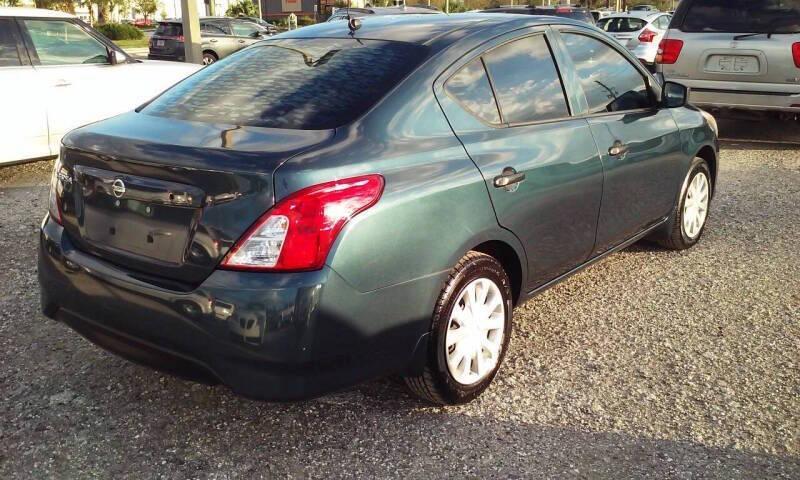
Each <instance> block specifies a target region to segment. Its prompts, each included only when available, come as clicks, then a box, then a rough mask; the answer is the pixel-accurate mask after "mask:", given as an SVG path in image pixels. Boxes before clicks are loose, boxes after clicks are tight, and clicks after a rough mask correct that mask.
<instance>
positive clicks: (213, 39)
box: [209, 38, 217, 43]
mask: <svg viewBox="0 0 800 480" xmlns="http://www.w3.org/2000/svg"><path fill="white" fill-rule="evenodd" d="M209 42H211V43H217V39H216V38H212V39H211V40H209Z"/></svg>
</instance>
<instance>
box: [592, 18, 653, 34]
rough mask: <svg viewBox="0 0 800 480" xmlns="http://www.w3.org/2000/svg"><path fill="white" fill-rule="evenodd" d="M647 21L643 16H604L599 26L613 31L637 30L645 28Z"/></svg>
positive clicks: (607, 30)
mask: <svg viewBox="0 0 800 480" xmlns="http://www.w3.org/2000/svg"><path fill="white" fill-rule="evenodd" d="M645 25H647V22H645V21H644V20H642V19H641V18H631V17H614V18H604V19H602V20H600V21H598V22H597V27H598V28H600V29H602V30H604V31H606V32H611V33H626V32H637V31H639V30H641V29H643V28H644V26H645Z"/></svg>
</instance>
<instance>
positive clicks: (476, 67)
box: [444, 58, 500, 124]
mask: <svg viewBox="0 0 800 480" xmlns="http://www.w3.org/2000/svg"><path fill="white" fill-rule="evenodd" d="M444 88H445V90H446V91H447V93H448V94H449V95H450V96H451V97H453V98H455V99H456V100H457V101H458V103H460V104H461V105H462V106H463V107H464V108H465V109H466V110H467V111H468V112H470V113H472V114H473V115H475V116H476V117H478V118H480V119H481V120H483V121H485V122H487V123H493V124H499V123H500V112H498V111H497V103H496V102H495V99H494V94H493V93H492V87H491V85H490V84H489V78H488V77H487V76H486V70H485V69H484V67H483V61H481V59H480V58H478V59H475V60H473V61H472V62H470V63H469V64H468V65H466V66H465V67H463V68H462V69H461V70H459V71H458V73H456V74H455V75H453V76H452V77H450V79H449V80H447V83H446V84H445V86H444Z"/></svg>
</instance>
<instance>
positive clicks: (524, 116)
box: [484, 35, 569, 124]
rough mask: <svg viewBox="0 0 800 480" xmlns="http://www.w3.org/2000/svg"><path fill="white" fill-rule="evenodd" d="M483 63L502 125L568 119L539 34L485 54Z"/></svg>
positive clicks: (560, 90) (555, 71) (544, 45)
mask: <svg viewBox="0 0 800 480" xmlns="http://www.w3.org/2000/svg"><path fill="white" fill-rule="evenodd" d="M484 60H485V62H486V68H487V69H488V70H489V75H490V76H491V79H492V83H493V85H494V90H495V93H496V94H497V102H498V103H499V104H500V111H501V112H502V114H503V120H504V121H505V122H507V123H511V124H514V123H528V122H535V121H543V120H550V119H554V118H564V117H568V116H569V109H568V107H567V101H566V99H565V98H564V89H563V87H562V85H561V79H560V78H559V76H558V71H557V70H556V66H555V62H554V61H553V57H552V55H551V54H550V48H549V47H548V46H547V41H546V40H545V38H544V36H543V35H536V36H532V37H525V38H522V39H519V40H515V41H513V42H511V43H507V44H505V45H503V46H500V47H498V48H496V49H494V50H491V51H489V52H488V53H487V54H486V55H484Z"/></svg>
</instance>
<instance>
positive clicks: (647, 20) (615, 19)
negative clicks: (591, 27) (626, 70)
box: [597, 10, 672, 69]
mask: <svg viewBox="0 0 800 480" xmlns="http://www.w3.org/2000/svg"><path fill="white" fill-rule="evenodd" d="M671 19H672V16H671V15H669V14H667V13H664V12H651V11H638V10H636V11H631V12H627V13H618V14H616V15H612V16H610V17H606V18H602V19H600V20H598V21H597V27H598V28H600V29H601V30H603V31H605V32H606V33H608V34H609V35H611V36H612V37H614V38H615V39H617V41H618V42H619V43H621V44H623V45H625V47H627V48H628V50H630V51H631V52H633V54H634V55H636V57H637V58H638V59H639V60H641V61H642V63H644V64H645V65H647V66H648V67H650V68H651V69H652V68H653V66H654V65H655V61H656V54H657V53H658V43H659V42H660V41H661V39H662V38H664V34H665V33H666V32H667V29H668V28H669V21H670V20H671Z"/></svg>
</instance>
